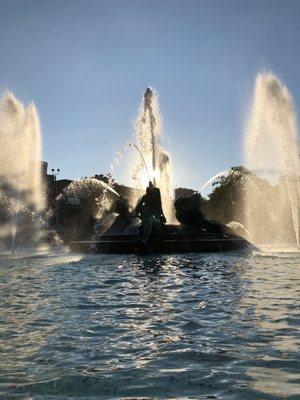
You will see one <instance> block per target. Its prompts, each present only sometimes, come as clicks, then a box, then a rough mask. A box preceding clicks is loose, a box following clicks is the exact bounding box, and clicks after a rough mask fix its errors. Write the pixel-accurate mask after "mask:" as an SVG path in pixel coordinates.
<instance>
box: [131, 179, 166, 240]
mask: <svg viewBox="0 0 300 400" xmlns="http://www.w3.org/2000/svg"><path fill="white" fill-rule="evenodd" d="M135 212H136V215H137V216H138V217H139V218H140V219H141V221H142V225H141V227H140V231H139V239H140V241H141V242H142V243H143V244H147V243H148V240H149V237H150V236H151V234H159V232H160V230H161V228H162V226H163V224H165V223H166V218H165V216H164V213H163V210H162V205H161V195H160V190H159V189H158V188H156V187H155V186H153V184H152V182H149V186H148V187H147V189H146V193H145V194H144V196H143V197H142V198H141V199H140V201H139V202H138V204H137V206H136V209H135Z"/></svg>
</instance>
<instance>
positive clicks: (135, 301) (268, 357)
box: [0, 253, 299, 399]
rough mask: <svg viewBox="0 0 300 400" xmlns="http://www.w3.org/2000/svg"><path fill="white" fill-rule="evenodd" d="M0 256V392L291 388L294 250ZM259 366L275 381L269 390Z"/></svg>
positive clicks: (198, 392)
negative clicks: (285, 254)
mask: <svg viewBox="0 0 300 400" xmlns="http://www.w3.org/2000/svg"><path fill="white" fill-rule="evenodd" d="M72 257H73V258H72ZM10 262H11V261H10V260H5V261H4V262H3V263H2V266H1V268H0V273H1V300H2V303H1V322H2V330H1V336H0V340H1V342H0V344H1V348H2V349H3V359H4V360H5V363H3V364H2V365H1V367H0V379H1V380H2V382H4V385H3V386H2V389H1V390H2V393H0V398H2V397H3V398H6V397H7V394H8V393H9V394H20V393H21V394H22V395H23V393H27V394H28V393H29V394H30V396H32V398H49V396H52V397H51V398H53V399H56V398H57V399H60V398H65V397H68V396H69V397H70V398H74V397H76V396H77V397H86V398H92V397H95V396H96V397H97V398H126V397H143V398H144V397H150V398H156V397H158V396H159V397H176V398H178V397H180V396H181V397H182V398H184V397H188V396H194V397H196V398H199V396H204V397H203V398H206V397H205V396H215V398H222V399H226V398H228V399H229V398H230V399H232V398H233V399H240V398H251V397H252V398H259V399H263V398H264V396H265V395H267V394H268V393H270V394H271V393H272V395H277V396H280V393H282V391H284V390H285V391H286V393H290V394H293V393H295V391H296V390H297V389H296V388H297V384H296V383H295V379H298V378H299V377H298V375H297V373H298V372H299V370H297V364H296V362H295V360H296V359H297V357H298V356H299V353H297V352H298V350H297V349H298V348H299V331H298V326H299V308H297V304H296V300H295V299H297V298H299V291H298V289H297V284H298V283H299V275H298V270H297V261H296V260H295V259H291V258H286V259H285V260H283V261H282V260H279V261H278V259H275V260H274V259H272V258H271V259H269V258H266V257H265V258H263V259H261V258H259V257H256V258H247V257H246V256H244V255H242V254H240V255H239V254H230V253H228V254H219V255H184V256H174V255H170V256H152V257H137V256H131V257H125V256H124V257H121V256H110V257H107V256H105V255H102V256H101V255H99V256H86V257H83V258H82V257H78V258H76V256H70V255H65V256H57V257H52V258H51V257H48V258H47V257H44V258H27V259H24V260H22V259H19V260H15V261H14V267H13V268H8V266H9V265H10ZM297 324H298V325H297ZM297 371H298V372H297ZM281 372H282V374H281ZM276 374H280V376H281V379H278V378H277V375H276ZM268 376H273V378H272V379H274V380H276V382H278V384H274V385H272V392H271V391H270V390H271V389H270V385H268V383H267V380H268V379H269V378H268ZM279 387H280V388H281V389H280V388H279ZM282 388H284V389H282ZM29 394H28V396H29ZM43 396H44V397H43ZM47 396H48V397H47ZM63 396H64V397H63Z"/></svg>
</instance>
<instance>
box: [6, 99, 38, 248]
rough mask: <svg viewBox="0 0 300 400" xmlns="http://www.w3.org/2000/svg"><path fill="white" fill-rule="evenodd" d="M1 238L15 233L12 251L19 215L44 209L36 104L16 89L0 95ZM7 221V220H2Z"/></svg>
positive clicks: (22, 215)
mask: <svg viewBox="0 0 300 400" xmlns="http://www.w3.org/2000/svg"><path fill="white" fill-rule="evenodd" d="M0 149H1V151H0V180H1V189H2V190H1V192H2V196H1V214H2V215H1V219H4V220H5V223H2V224H1V232H0V236H1V238H4V237H7V236H8V235H9V234H11V243H12V251H13V250H14V246H15V237H16V235H17V234H18V220H19V217H21V218H24V216H25V215H31V213H32V212H33V213H41V212H42V210H43V207H44V204H43V191H42V180H41V162H40V160H41V133H40V125H39V117H38V114H37V111H36V108H35V106H34V104H33V103H31V104H30V105H29V106H28V107H27V108H25V107H24V105H23V104H22V103H21V102H20V101H19V100H17V99H16V98H15V96H14V95H13V94H12V93H8V92H7V93H4V95H3V96H2V98H1V99H0ZM2 222H4V221H2Z"/></svg>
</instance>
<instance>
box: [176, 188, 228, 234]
mask: <svg viewBox="0 0 300 400" xmlns="http://www.w3.org/2000/svg"><path fill="white" fill-rule="evenodd" d="M174 207H175V210H176V214H175V216H176V218H177V220H178V222H180V223H181V224H182V225H185V226H198V227H200V228H201V229H203V230H205V231H206V232H210V233H212V232H213V233H222V232H223V231H224V229H225V228H224V227H223V225H221V224H218V223H217V222H214V221H209V220H207V219H206V218H205V217H204V215H203V213H202V211H201V195H200V194H199V193H195V194H194V195H192V196H190V197H179V199H177V200H176V201H175V203H174Z"/></svg>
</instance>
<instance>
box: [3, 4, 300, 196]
mask: <svg viewBox="0 0 300 400" xmlns="http://www.w3.org/2000/svg"><path fill="white" fill-rule="evenodd" d="M263 68H267V69H268V68H270V69H272V70H273V71H274V72H275V73H276V74H278V75H279V76H280V78H281V79H282V80H283V81H284V82H285V84H286V85H287V86H288V87H289V89H290V91H291V92H292V94H293V96H294V99H295V103H296V110H298V111H299V108H300V86H299V85H300V80H299V76H300V1H298V0H295V1H291V0H281V1H278V0H259V1H256V0H251V1H249V0H217V1H215V0H206V1H204V0H195V1H194V0H180V1H178V0H147V1H145V0H107V1H101V0H34V1H33V0H18V1H16V0H7V1H4V0H0V90H1V91H3V90H5V89H9V90H11V91H13V92H14V93H15V95H16V96H17V97H18V98H20V99H21V100H22V101H24V102H29V101H30V100H31V99H32V100H34V102H35V103H36V106H37V108H38V111H39V114H40V119H41V125H42V133H43V158H44V159H45V160H47V161H48V162H49V167H50V168H52V167H55V168H57V167H58V168H61V170H62V173H61V177H66V178H79V177H81V176H91V175H93V174H95V173H105V172H108V171H109V166H110V163H111V161H112V159H113V157H114V154H115V153H116V152H117V151H118V150H119V149H120V147H121V146H122V144H124V143H125V142H126V141H127V140H128V139H129V138H130V136H131V135H132V121H133V120H134V118H135V116H136V113H137V110H138V107H139V103H140V99H141V95H142V93H143V91H144V89H145V88H146V87H147V86H148V85H151V86H153V87H155V88H156V89H157V90H158V91H159V94H160V105H161V111H162V115H163V119H164V135H165V142H166V147H167V148H168V150H169V151H170V153H171V157H172V159H173V164H174V177H175V184H176V185H177V186H180V185H181V186H186V187H193V188H199V187H200V186H201V185H202V184H203V183H205V181H206V180H208V179H209V178H210V177H211V176H212V175H213V174H215V173H217V172H219V171H221V170H223V169H225V168H228V167H230V166H232V165H236V164H239V163H241V160H242V149H241V147H242V131H243V124H244V121H245V115H246V111H247V107H248V105H249V101H250V97H251V91H252V87H253V81H254V78H255V75H256V73H257V72H259V71H260V70H262V69H263ZM118 178H119V179H123V175H122V173H121V172H119V173H118ZM124 179H125V178H124Z"/></svg>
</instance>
